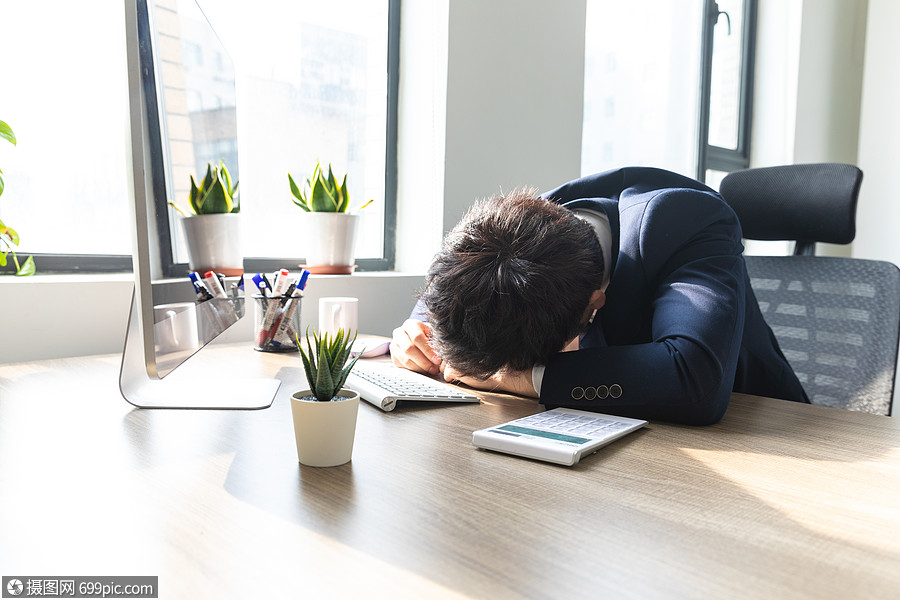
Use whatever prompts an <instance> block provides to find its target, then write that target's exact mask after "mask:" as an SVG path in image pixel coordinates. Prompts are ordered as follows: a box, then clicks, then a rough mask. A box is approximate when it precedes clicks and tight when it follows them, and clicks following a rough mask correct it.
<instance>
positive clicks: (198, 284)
mask: <svg viewBox="0 0 900 600" xmlns="http://www.w3.org/2000/svg"><path fill="white" fill-rule="evenodd" d="M188 279H190V280H191V285H193V286H194V293H196V294H197V302H206V301H207V300H211V299H212V297H213V295H212V294H211V293H210V291H209V290H208V289H206V286H205V285H203V281H201V280H200V274H199V273H197V272H195V271H194V272H191V273H188Z"/></svg>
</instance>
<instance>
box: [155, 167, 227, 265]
mask: <svg viewBox="0 0 900 600" xmlns="http://www.w3.org/2000/svg"><path fill="white" fill-rule="evenodd" d="M189 202H190V210H189V211H184V210H182V209H181V208H180V207H179V206H178V205H177V204H175V203H174V202H169V205H170V206H171V207H172V208H174V209H175V210H176V211H178V213H179V214H180V215H181V216H182V219H181V226H182V231H183V232H184V241H185V244H186V245H187V251H188V265H189V267H190V269H191V271H197V272H199V273H203V272H206V271H216V272H217V273H222V274H224V275H229V276H232V275H241V274H242V273H243V272H244V255H243V252H242V249H241V222H240V215H239V213H240V212H241V201H240V198H239V196H238V182H237V181H235V182H234V184H233V185H232V180H231V173H229V172H228V168H227V167H226V166H225V164H224V163H222V162H220V163H219V164H218V165H213V164H212V163H209V162H208V163H206V176H205V177H204V178H203V181H201V182H200V185H197V182H196V181H195V180H194V176H193V175H191V191H190V195H189Z"/></svg>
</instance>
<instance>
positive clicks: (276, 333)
mask: <svg viewBox="0 0 900 600" xmlns="http://www.w3.org/2000/svg"><path fill="white" fill-rule="evenodd" d="M293 294H294V295H293V296H291V297H290V298H288V301H287V303H286V304H285V305H284V308H282V309H281V310H280V311H279V313H280V314H279V315H278V318H277V319H276V320H275V323H273V324H272V330H271V331H270V332H269V335H268V339H269V340H272V341H274V342H275V343H277V344H279V345H281V344H285V343H288V344H289V343H291V330H292V327H291V318H292V317H293V315H294V312H295V311H296V310H297V306H298V305H299V304H300V290H295V291H294V293H293Z"/></svg>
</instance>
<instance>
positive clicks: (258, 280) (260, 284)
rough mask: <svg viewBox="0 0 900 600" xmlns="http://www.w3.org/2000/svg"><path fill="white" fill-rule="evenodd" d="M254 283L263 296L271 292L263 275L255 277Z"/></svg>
mask: <svg viewBox="0 0 900 600" xmlns="http://www.w3.org/2000/svg"><path fill="white" fill-rule="evenodd" d="M253 283H254V285H256V289H258V290H259V293H260V294H262V295H263V296H265V295H266V293H267V292H268V291H269V286H268V285H266V280H265V278H264V277H263V274H262V273H257V274H256V275H254V276H253Z"/></svg>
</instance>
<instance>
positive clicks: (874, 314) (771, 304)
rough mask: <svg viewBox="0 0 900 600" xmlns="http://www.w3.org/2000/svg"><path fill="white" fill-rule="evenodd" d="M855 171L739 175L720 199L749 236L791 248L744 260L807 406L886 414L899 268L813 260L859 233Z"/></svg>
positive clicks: (898, 318)
mask: <svg viewBox="0 0 900 600" xmlns="http://www.w3.org/2000/svg"><path fill="white" fill-rule="evenodd" d="M861 183H862V171H860V170H859V169H858V168H857V167H855V166H853V165H845V164H828V163H824V164H809V165H788V166H778V167H765V168H759V169H745V170H743V171H735V172H734V173H730V174H729V175H727V176H726V177H725V178H724V179H723V180H722V183H721V185H720V193H721V194H722V197H723V198H724V199H725V201H726V202H727V203H728V204H729V205H730V206H731V207H732V208H733V209H734V211H735V212H736V213H737V215H738V219H739V220H740V222H741V227H742V229H743V235H744V238H746V239H752V240H787V241H795V242H796V245H795V248H794V255H793V256H745V257H744V259H745V262H746V264H747V272H748V274H749V276H750V284H751V287H752V288H753V291H754V293H755V294H756V297H757V300H758V301H759V305H760V309H761V310H762V312H763V316H764V318H765V320H766V322H767V323H768V324H769V326H770V327H771V328H772V331H773V332H774V334H775V337H776V339H777V340H778V344H779V346H781V349H782V351H783V352H784V354H785V357H786V358H787V359H788V362H789V363H790V364H791V367H793V369H794V372H795V373H796V374H797V376H798V378H799V379H800V382H801V384H802V385H803V388H804V390H805V391H806V393H807V395H808V396H809V398H810V401H811V402H813V403H814V404H822V405H826V406H834V407H840V408H845V409H849V410H858V411H864V412H871V413H876V414H882V415H889V414H891V411H892V405H893V390H894V379H895V372H896V366H897V347H898V339H900V338H898V336H900V269H898V268H897V267H896V266H895V265H893V264H892V263H889V262H884V261H872V260H862V259H854V258H839V257H828V256H815V255H814V254H815V245H816V242H827V243H833V244H848V243H850V242H851V241H853V239H854V237H855V236H856V206H857V200H858V197H859V189H860V185H861Z"/></svg>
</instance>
